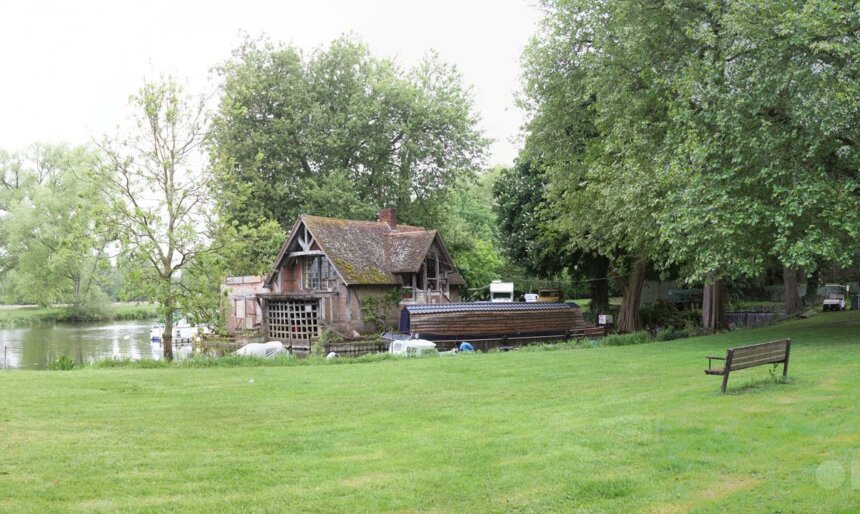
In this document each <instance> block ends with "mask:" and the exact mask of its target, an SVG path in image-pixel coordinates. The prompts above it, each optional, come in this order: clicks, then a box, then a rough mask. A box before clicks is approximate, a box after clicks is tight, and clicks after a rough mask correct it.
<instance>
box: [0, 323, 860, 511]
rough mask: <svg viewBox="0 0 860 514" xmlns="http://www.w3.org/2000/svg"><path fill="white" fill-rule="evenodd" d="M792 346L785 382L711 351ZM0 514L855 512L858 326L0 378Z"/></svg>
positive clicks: (859, 485)
mask: <svg viewBox="0 0 860 514" xmlns="http://www.w3.org/2000/svg"><path fill="white" fill-rule="evenodd" d="M781 337H791V338H792V339H793V346H792V362H791V366H790V370H789V377H790V380H789V382H788V383H787V384H781V383H777V382H776V381H774V380H772V379H771V378H770V373H769V368H764V367H760V368H754V369H750V370H745V371H741V372H738V373H736V374H735V375H733V376H732V378H731V381H730V383H729V391H730V393H729V394H726V395H722V394H720V393H719V383H720V378H719V377H708V376H705V375H704V374H703V372H702V369H703V368H704V367H705V365H706V361H705V359H704V358H703V357H704V356H705V355H721V354H724V352H725V348H726V347H728V346H731V345H739V344H743V343H752V342H761V341H765V340H768V339H773V338H781ZM0 392H2V394H0V491H2V493H0V511H3V512H114V511H135V512H164V511H199V512H217V511H232V512H285V511H293V512H295V511H300V512H330V511H345V512H353V511H362V512H376V511H435V512H488V511H494V512H655V513H658V512H726V511H735V512H798V513H808V512H856V511H857V509H858V507H860V407H858V406H860V315H858V313H856V312H849V313H828V314H821V315H818V316H816V317H814V318H811V319H808V320H802V321H792V322H788V323H784V324H782V325H779V326H774V327H768V328H763V329H756V330H746V331H740V332H735V333H730V334H723V335H719V336H713V337H704V338H697V339H687V340H677V341H671V342H666V343H653V344H643V345H637V346H626V347H600V348H594V349H583V350H566V351H554V352H510V353H493V354H485V355H472V356H466V355H460V356H457V357H450V358H442V357H440V358H427V359H413V360H402V361H400V360H398V361H390V360H388V361H382V362H374V363H367V364H355V365H347V366H302V367H282V368H276V367H271V368H212V369H178V368H172V369H150V370H140V369H115V370H112V369H93V368H86V369H83V370H76V371H69V372H23V371H18V372H6V373H2V372H0Z"/></svg>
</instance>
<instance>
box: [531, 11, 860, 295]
mask: <svg viewBox="0 0 860 514" xmlns="http://www.w3.org/2000/svg"><path fill="white" fill-rule="evenodd" d="M545 7H546V16H545V18H544V21H543V24H542V27H541V31H540V32H539V35H538V37H536V38H535V40H534V41H533V43H532V44H531V45H530V47H529V48H528V50H527V52H526V54H525V57H524V65H525V76H526V84H525V91H524V93H525V94H524V106H525V107H526V108H527V109H528V110H529V111H530V112H531V114H532V119H531V120H530V122H529V124H528V137H527V144H526V150H525V152H524V154H523V157H524V158H532V159H539V161H540V162H541V164H542V165H543V166H544V167H545V169H546V173H547V176H548V182H547V184H548V185H547V198H548V201H549V203H550V204H551V205H552V206H553V207H554V208H555V209H557V210H558V211H560V212H562V213H564V215H563V216H562V217H560V218H559V219H558V221H557V223H556V228H557V229H558V230H559V231H561V232H562V233H564V234H565V235H566V236H569V237H570V239H571V243H572V245H573V247H574V248H577V249H583V250H592V251H596V252H598V253H600V254H602V255H607V256H621V257H623V256H629V255H637V256H640V257H644V258H648V259H650V260H652V261H654V262H656V263H657V264H658V265H659V266H660V267H661V268H669V267H672V268H673V269H675V270H677V271H678V272H679V273H680V276H681V278H683V279H686V280H687V281H703V280H708V281H710V280H714V279H718V278H738V277H748V276H754V275H756V274H759V273H761V272H762V271H763V269H764V267H765V266H766V265H767V263H769V262H772V261H774V260H775V261H777V262H779V263H780V264H781V265H783V266H786V267H790V268H794V267H799V266H807V267H811V268H816V267H817V266H819V265H820V264H821V263H822V262H828V263H836V264H838V265H846V264H848V263H849V262H850V261H851V260H852V258H853V257H854V256H856V254H857V252H858V243H857V241H858V237H857V236H858V234H860V208H858V207H860V202H858V196H857V194H856V193H857V187H858V186H857V180H856V173H855V172H856V170H857V168H858V162H860V149H858V146H857V145H856V144H855V142H856V141H857V140H858V137H860V124H858V123H857V119H858V117H857V116H856V113H857V106H858V105H860V85H858V84H860V81H858V78H860V68H858V67H857V65H856V63H855V62H854V61H853V60H852V59H848V58H846V56H849V55H856V54H857V53H858V52H860V38H858V37H857V33H856V30H855V28H856V26H857V24H858V23H860V13H858V12H857V11H856V9H854V8H853V6H852V5H851V4H850V3H844V2H833V1H828V0H821V1H815V2H774V3H766V2H721V3H714V2H705V1H702V0H697V1H693V2H685V3H677V2H670V3H663V4H659V5H651V4H648V3H647V2H646V3H643V2H639V1H638V0H620V1H617V2H602V3H594V2H590V1H587V0H571V1H567V0H565V1H561V0H559V1H555V0H549V1H547V2H545Z"/></svg>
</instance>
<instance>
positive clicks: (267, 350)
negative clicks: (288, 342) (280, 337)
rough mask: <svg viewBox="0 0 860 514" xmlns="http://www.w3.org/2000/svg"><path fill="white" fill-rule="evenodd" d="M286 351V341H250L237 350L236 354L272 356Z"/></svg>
mask: <svg viewBox="0 0 860 514" xmlns="http://www.w3.org/2000/svg"><path fill="white" fill-rule="evenodd" d="M284 352H286V348H285V347H284V343H282V342H280V341H269V342H268V343H249V344H246V345H245V346H243V347H241V348H239V349H238V350H236V355H242V356H244V357H266V358H271V357H274V356H275V355H278V354H281V353H284Z"/></svg>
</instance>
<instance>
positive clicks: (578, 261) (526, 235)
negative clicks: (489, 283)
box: [493, 159, 609, 312]
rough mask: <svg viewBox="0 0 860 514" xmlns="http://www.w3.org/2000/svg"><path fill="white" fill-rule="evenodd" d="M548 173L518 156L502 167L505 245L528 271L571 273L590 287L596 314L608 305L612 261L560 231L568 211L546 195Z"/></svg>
mask: <svg viewBox="0 0 860 514" xmlns="http://www.w3.org/2000/svg"><path fill="white" fill-rule="evenodd" d="M547 181H548V174H547V173H546V171H545V170H544V169H543V168H542V167H541V166H540V165H539V164H538V163H536V162H533V161H531V160H528V159H521V160H519V161H518V162H517V163H516V164H515V165H514V166H513V167H512V168H508V169H505V170H503V171H502V173H501V175H500V176H499V178H498V180H496V182H495V185H494V187H493V194H494V198H495V201H496V205H495V210H496V215H497V216H498V224H499V230H500V231H501V233H502V236H503V237H502V238H501V241H502V246H503V248H504V249H505V251H506V252H507V254H508V256H509V257H510V258H511V259H512V260H513V261H514V262H516V263H517V264H518V265H520V266H522V267H523V268H524V269H525V270H526V271H527V272H528V273H531V274H534V275H537V276H555V275H558V274H560V273H565V272H566V273H569V274H570V275H571V276H576V277H578V278H579V279H580V280H583V279H584V280H587V281H588V283H589V286H590V292H591V302H590V303H589V309H590V310H591V311H593V312H606V311H607V310H608V308H609V282H608V274H609V260H608V259H607V258H606V257H604V256H602V255H594V254H591V253H588V252H584V251H581V250H577V249H576V248H571V245H570V241H569V238H568V237H567V236H566V234H565V233H564V232H563V231H562V230H559V229H558V223H557V218H559V217H565V216H566V215H567V214H566V213H565V212H563V211H560V210H559V209H557V208H556V205H555V204H553V203H552V202H548V198H547V191H546V188H547Z"/></svg>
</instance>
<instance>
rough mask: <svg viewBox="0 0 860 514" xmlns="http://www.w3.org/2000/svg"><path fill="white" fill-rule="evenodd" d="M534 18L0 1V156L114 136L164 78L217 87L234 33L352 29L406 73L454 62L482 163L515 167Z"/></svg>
mask: <svg viewBox="0 0 860 514" xmlns="http://www.w3.org/2000/svg"><path fill="white" fill-rule="evenodd" d="M538 16H539V11H538V9H537V7H536V1H535V0H503V1H490V0H481V1H470V0H459V1H457V0H434V1H421V2H419V1H407V0H401V1H396V0H392V1H387V0H363V1H346V0H345V1H316V2H314V1H307V0H305V1H294V0H286V1H280V2H279V1H275V0H269V1H267V0H253V1H248V0H246V1H239V2H236V1H233V2H222V1H213V2H190V1H178V0H174V1H164V0H147V1H81V0H77V1H37V0H31V1H20V0H19V1H15V0H0V57H2V70H3V74H2V79H0V148H2V149H5V150H7V151H14V150H18V149H20V148H22V147H24V146H26V145H28V144H30V143H33V142H36V141H43V142H52V143H56V142H67V143H72V144H78V143H85V142H87V141H89V139H90V137H91V136H95V137H98V136H100V135H102V134H104V133H106V132H109V131H111V130H112V129H113V128H114V127H116V126H117V125H118V124H119V123H121V122H122V120H123V119H124V117H125V116H126V113H127V112H128V108H127V107H128V96H129V94H131V93H132V92H133V91H135V90H136V89H137V88H138V87H140V85H141V84H142V82H143V80H144V79H146V78H155V77H158V76H159V75H160V74H163V73H164V74H172V75H174V76H176V77H178V78H180V79H182V80H187V82H188V84H189V88H190V89H191V90H192V91H194V92H202V91H203V90H204V89H209V90H212V89H214V88H215V84H216V82H215V80H214V77H212V76H211V75H210V71H209V70H210V69H211V67H212V66H213V65H215V64H217V63H219V62H221V61H223V60H225V59H226V58H227V57H228V56H229V54H230V50H231V49H232V48H234V47H235V46H236V45H237V43H238V42H239V40H240V35H239V34H240V31H241V30H244V31H246V32H248V33H250V34H251V35H255V36H256V35H261V34H266V35H268V36H269V37H270V38H271V39H273V40H276V41H283V42H286V43H290V44H294V45H297V46H300V47H302V48H306V49H312V48H315V47H319V46H321V45H325V44H327V43H328V42H329V41H331V40H332V39H334V38H336V37H338V36H339V35H341V34H343V33H347V32H352V33H354V34H356V35H358V36H359V37H360V38H361V39H363V40H364V41H366V42H367V43H368V45H369V46H370V49H371V51H372V52H373V53H374V54H375V55H378V56H387V57H394V58H396V59H397V61H398V62H399V63H400V64H401V65H403V66H410V65H412V64H414V63H415V62H417V61H418V60H419V59H420V58H421V57H422V56H423V55H424V54H425V53H426V52H427V51H428V50H429V49H431V48H432V49H435V50H437V51H438V52H439V53H440V55H441V57H442V59H443V60H444V61H446V62H450V63H453V64H456V65H457V66H458V67H459V68H460V71H461V72H462V73H463V76H464V79H465V81H466V82H467V83H468V84H470V85H471V86H472V87H473V88H474V95H475V105H476V108H477V110H478V112H479V113H480V115H481V117H482V120H483V121H482V127H483V129H484V131H485V134H486V135H487V136H488V137H490V138H492V139H493V140H494V143H493V145H492V147H491V151H490V157H489V159H488V164H510V163H511V162H512V161H513V159H514V157H515V156H516V153H517V148H518V142H517V140H516V138H517V136H518V133H519V127H520V125H521V124H522V121H523V115H522V113H521V112H519V111H518V110H517V109H516V108H515V107H514V92H515V91H516V89H517V88H518V87H519V72H520V68H519V58H520V54H521V52H522V49H523V47H524V45H525V44H526V43H527V41H528V39H529V37H530V36H531V35H532V34H533V33H534V30H535V27H536V23H537V20H538Z"/></svg>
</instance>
